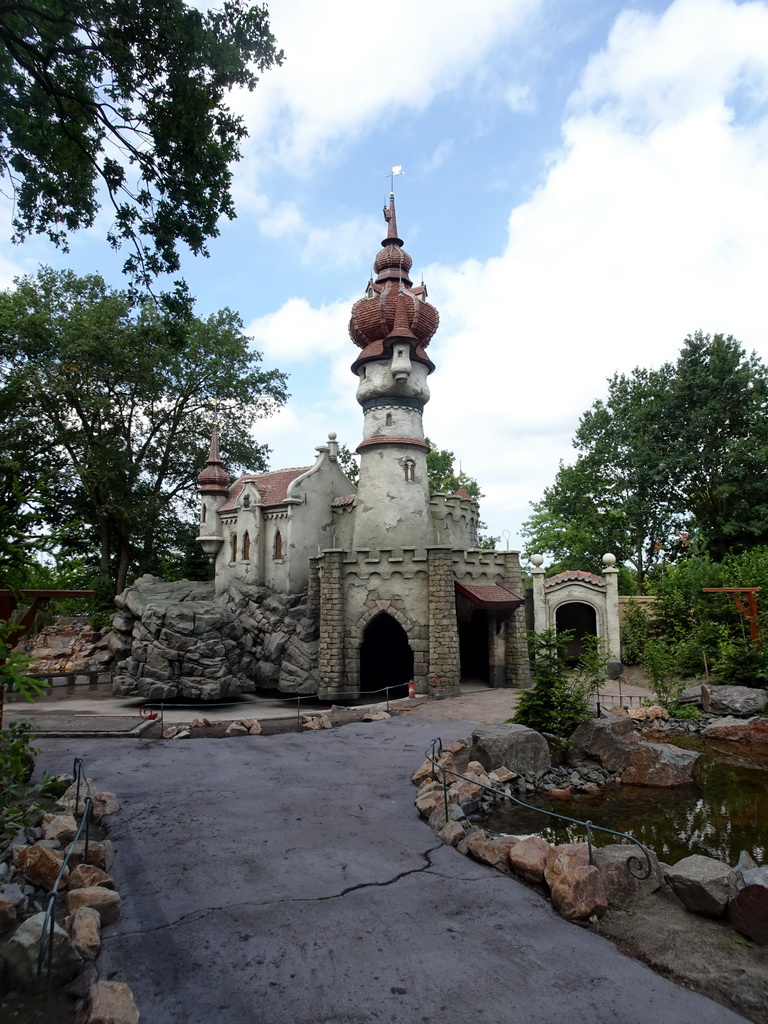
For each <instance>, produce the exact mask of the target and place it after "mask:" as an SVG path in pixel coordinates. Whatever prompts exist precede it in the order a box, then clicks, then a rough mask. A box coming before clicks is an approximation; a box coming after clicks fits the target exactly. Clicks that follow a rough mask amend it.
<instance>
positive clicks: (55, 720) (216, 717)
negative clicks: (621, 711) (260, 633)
mask: <svg viewBox="0 0 768 1024" xmlns="http://www.w3.org/2000/svg"><path fill="white" fill-rule="evenodd" d="M602 691H603V693H605V694H606V695H608V697H607V700H606V703H608V704H610V703H612V702H613V701H615V700H618V699H619V695H620V694H621V695H623V696H622V700H624V698H625V697H626V696H627V695H631V696H632V697H633V698H634V700H635V701H638V700H640V699H642V698H644V697H647V696H650V693H649V691H648V690H647V689H646V688H645V687H643V686H642V685H637V684H633V685H631V686H627V685H626V684H624V685H623V687H622V686H620V684H619V683H618V682H617V681H615V680H607V681H606V682H605V684H604V685H603V687H602ZM521 692H522V691H521V690H515V689H497V690H494V689H491V688H489V687H488V686H487V685H485V684H484V683H478V682H468V683H463V684H462V693H461V697H457V698H451V699H446V700H442V701H435V700H431V699H428V698H422V697H419V698H416V699H415V700H407V699H406V700H400V701H394V702H393V703H394V704H395V705H396V706H398V707H405V708H408V709H409V710H410V711H411V713H415V714H418V715H420V716H423V715H425V714H426V715H427V716H428V717H430V718H434V719H436V720H438V721H443V720H454V719H459V720H465V721H470V722H476V723H481V724H486V725H489V724H493V723H495V722H503V721H504V720H505V719H507V718H510V717H511V715H512V713H513V712H514V709H515V707H516V705H517V702H518V700H519V699H520V694H521ZM376 701H377V703H374V704H367V703H366V702H365V700H361V701H360V704H359V706H361V707H382V708H383V707H385V706H386V705H385V704H384V703H383V702H381V701H380V700H379V698H378V697H377V698H376ZM143 704H144V701H143V700H142V699H141V698H136V697H113V696H112V687H111V684H109V683H106V684H99V685H98V686H62V687H55V688H54V689H52V690H49V691H48V693H47V694H45V696H44V697H43V698H41V699H40V700H38V701H37V702H36V703H34V704H27V703H26V702H25V701H21V700H18V699H14V698H10V699H8V700H7V702H6V706H5V719H6V720H7V721H9V722H10V721H17V720H19V719H21V718H25V719H28V720H29V721H31V722H32V723H33V728H34V730H35V733H36V734H37V735H38V736H72V737H75V736H81V737H82V736H89V735H101V736H105V735H109V734H114V735H116V736H117V735H122V736H125V737H130V736H135V735H140V734H141V733H142V732H143V731H145V730H146V729H147V728H148V727H149V725H150V724H151V723H150V722H148V721H147V720H145V719H142V718H141V717H140V709H141V707H142V705H143ZM158 706H159V704H158V702H154V703H153V707H155V708H156V707H158ZM327 708H328V704H327V702H326V703H322V704H321V703H318V701H316V700H314V699H310V698H306V697H304V698H302V699H301V708H300V710H302V711H322V710H327ZM296 712H297V706H296V699H295V698H289V697H287V696H283V697H279V698H270V697H257V696H255V695H254V694H244V695H243V696H242V697H240V698H239V699H238V700H237V701H236V702H234V703H232V702H230V703H226V704H199V703H198V704H195V705H186V706H185V705H183V704H175V703H170V704H167V705H165V707H164V709H163V719H164V722H165V724H166V725H174V724H180V723H189V722H190V721H191V720H192V719H193V718H197V717H202V716H203V715H204V716H205V717H206V718H207V719H208V720H209V721H210V722H230V721H232V720H233V719H238V718H248V717H254V718H258V719H260V720H263V719H296V717H297V715H296Z"/></svg>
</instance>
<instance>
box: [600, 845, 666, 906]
mask: <svg viewBox="0 0 768 1024" xmlns="http://www.w3.org/2000/svg"><path fill="white" fill-rule="evenodd" d="M648 855H649V857H650V861H651V873H650V875H649V876H648V878H638V877H637V875H638V874H643V873H644V872H645V871H647V869H648V862H647V860H646V858H645V856H644V855H643V852H642V850H640V849H639V848H638V847H637V846H634V845H624V844H622V843H614V844H612V845H610V846H599V847H595V848H594V849H593V851H592V859H593V860H594V862H595V867H596V868H597V870H598V872H599V873H600V878H601V880H602V883H603V888H604V889H605V895H606V897H607V899H608V903H609V905H610V906H612V907H628V906H629V905H630V904H632V903H637V902H638V901H639V900H642V899H644V898H645V897H646V896H650V894H651V893H652V892H656V890H657V889H658V888H659V887H660V886H661V884H662V883H663V881H664V876H663V874H662V871H661V867H660V866H659V860H658V858H657V856H656V854H655V853H654V852H653V850H649V851H648ZM630 858H634V860H633V861H632V869H633V871H634V872H635V874H633V873H632V871H630V870H629V863H628V862H629V859H630ZM638 860H639V863H637V861H638Z"/></svg>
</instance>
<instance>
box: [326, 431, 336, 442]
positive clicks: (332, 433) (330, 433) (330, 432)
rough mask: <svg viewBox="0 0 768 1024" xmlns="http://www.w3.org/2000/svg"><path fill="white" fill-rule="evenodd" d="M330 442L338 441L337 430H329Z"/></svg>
mask: <svg viewBox="0 0 768 1024" xmlns="http://www.w3.org/2000/svg"><path fill="white" fill-rule="evenodd" d="M328 440H329V441H335V440H336V431H335V430H329V431H328Z"/></svg>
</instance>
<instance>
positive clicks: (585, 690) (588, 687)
mask: <svg viewBox="0 0 768 1024" xmlns="http://www.w3.org/2000/svg"><path fill="white" fill-rule="evenodd" d="M572 639H573V632H572V631H571V630H562V631H561V632H558V631H557V630H554V629H548V630H545V631H544V632H542V633H531V634H530V635H529V643H530V649H531V656H532V659H533V662H534V686H533V688H532V689H530V690H527V691H526V692H525V693H524V694H523V695H522V696H521V698H520V702H519V704H518V706H517V709H516V711H515V715H514V721H515V722H518V723H519V724H520V725H527V726H528V727H529V728H530V729H536V730H537V731H538V732H548V733H554V734H555V735H556V736H561V737H566V736H569V735H570V734H571V733H572V732H573V730H574V729H575V728H576V726H577V725H578V724H579V723H580V722H585V721H587V719H589V718H592V716H593V714H594V699H595V695H596V694H597V692H598V690H599V688H600V685H601V683H602V682H603V681H604V680H605V678H606V665H607V663H608V656H607V653H606V651H605V650H604V648H603V646H602V644H601V643H600V641H599V639H598V638H597V637H594V636H587V637H585V638H584V640H583V643H582V648H583V653H582V656H581V659H580V661H579V663H578V665H577V666H576V668H575V669H572V670H569V668H568V666H567V663H566V659H567V657H568V644H569V642H570V641H571V640H572Z"/></svg>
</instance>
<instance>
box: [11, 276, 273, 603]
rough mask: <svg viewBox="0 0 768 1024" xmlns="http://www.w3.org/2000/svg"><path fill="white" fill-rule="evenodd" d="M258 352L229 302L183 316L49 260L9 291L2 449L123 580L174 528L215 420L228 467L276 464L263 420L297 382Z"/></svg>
mask: <svg viewBox="0 0 768 1024" xmlns="http://www.w3.org/2000/svg"><path fill="white" fill-rule="evenodd" d="M260 359H261V357H260V355H259V354H258V353H256V352H253V351H252V350H251V349H250V347H249V339H248V338H247V337H245V336H244V335H243V333H242V322H241V321H240V318H239V317H238V316H237V314H235V313H233V312H232V311H231V310H228V309H223V310H221V311H219V312H218V313H215V314H213V315H212V316H209V317H208V318H206V319H199V318H196V317H188V316H184V317H183V318H182V319H181V320H180V321H179V320H176V319H174V317H173V316H172V314H170V313H168V312H167V311H165V310H163V309H161V308H160V307H158V305H157V304H156V303H154V302H153V301H152V300H150V299H147V298H139V297H137V296H135V295H133V294H131V293H130V292H128V291H117V290H114V289H111V288H109V287H108V286H107V285H106V284H105V283H104V281H103V279H102V278H101V277H99V276H98V275H91V276H87V277H77V276H76V275H75V274H73V273H71V272H66V271H65V272H59V273H57V272H54V271H53V270H50V269H42V270H41V271H40V272H39V273H38V274H37V276H36V277H25V278H22V279H19V280H17V282H16V287H15V288H14V289H12V290H9V291H6V292H2V293H0V407H2V409H3V411H4V413H5V417H4V420H3V423H2V426H0V459H2V461H3V464H5V465H7V466H19V467H21V469H22V475H21V477H20V478H19V479H20V481H21V483H20V484H19V483H17V484H16V486H17V487H18V486H21V487H22V489H23V491H24V493H25V500H26V501H27V503H29V502H33V503H34V501H35V500H37V501H38V502H40V507H41V508H42V509H43V515H44V518H45V519H46V522H47V524H48V527H49V528H59V530H60V531H61V534H62V536H63V537H66V542H67V543H69V544H70V545H72V546H73V547H77V546H78V544H79V545H80V550H81V553H83V554H87V553H88V552H89V551H93V550H94V549H95V550H96V551H97V552H98V566H99V573H100V575H101V576H102V577H103V578H106V579H109V580H111V581H112V586H113V589H116V590H117V591H120V590H121V589H122V588H123V587H124V586H125V583H126V580H127V578H128V576H129V574H131V573H138V572H146V571H152V570H154V569H156V568H157V560H158V558H159V556H160V554H161V544H160V538H162V537H168V536H174V535H176V534H178V532H179V529H180V521H183V518H184V516H183V512H184V509H185V508H189V507H190V506H191V505H192V504H194V500H195V487H194V485H195V479H196V476H197V474H198V473H199V471H200V470H201V468H202V466H203V464H204V462H205V455H206V451H207V446H208V440H209V438H210V431H211V423H212V421H213V419H214V418H218V420H219V422H220V423H221V433H222V450H223V451H222V454H223V457H224V458H225V459H226V460H227V462H228V463H229V465H230V466H232V467H236V466H245V465H247V466H248V467H249V468H250V469H257V470H258V469H263V468H266V455H267V451H268V450H267V449H266V447H265V446H263V445H260V444H258V443H257V442H256V441H255V440H254V439H253V436H252V433H251V429H252V425H253V421H254V420H255V419H257V418H259V417H262V416H266V415H269V414H270V413H271V412H272V411H274V410H275V409H276V408H277V407H278V406H279V405H280V404H282V403H283V402H284V401H285V399H286V397H287V393H286V386H285V376H284V374H282V373H280V372H279V371H277V370H265V369H263V368H262V367H261V366H260ZM212 402H216V403H217V408H216V410H215V411H214V409H213V407H212ZM24 467H26V469H24ZM182 532H183V531H182Z"/></svg>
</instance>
